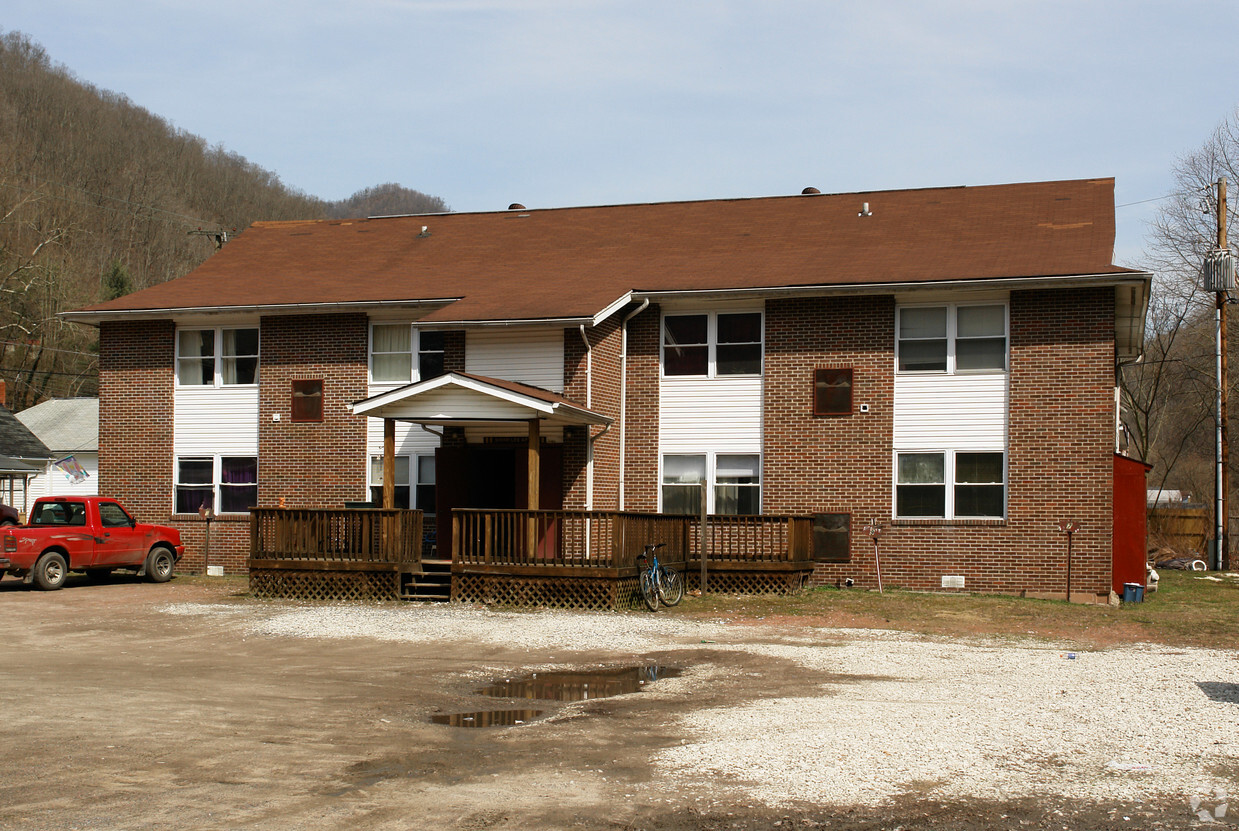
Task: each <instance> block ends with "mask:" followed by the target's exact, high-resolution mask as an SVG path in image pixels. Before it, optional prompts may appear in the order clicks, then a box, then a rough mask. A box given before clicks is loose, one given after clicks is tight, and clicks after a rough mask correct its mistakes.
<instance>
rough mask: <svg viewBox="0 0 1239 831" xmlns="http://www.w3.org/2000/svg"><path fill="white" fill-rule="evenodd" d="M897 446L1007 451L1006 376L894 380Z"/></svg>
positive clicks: (940, 376) (900, 378)
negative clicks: (1005, 449)
mask: <svg viewBox="0 0 1239 831" xmlns="http://www.w3.org/2000/svg"><path fill="white" fill-rule="evenodd" d="M894 430H895V435H894V445H895V447H896V448H897V449H901V450H909V449H912V448H918V447H950V448H954V449H956V450H1002V449H1004V448H1005V447H1006V442H1007V376H1006V374H1005V373H1004V374H1002V375H949V376H942V375H938V376H933V375H897V376H895V425H894Z"/></svg>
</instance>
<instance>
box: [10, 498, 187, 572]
mask: <svg viewBox="0 0 1239 831" xmlns="http://www.w3.org/2000/svg"><path fill="white" fill-rule="evenodd" d="M0 537H3V550H2V551H0V577H3V576H4V575H5V574H6V573H7V574H12V575H15V576H17V577H21V578H23V579H24V580H25V582H27V583H34V584H35V585H36V586H38V587H39V588H41V589H47V590H51V589H58V588H60V587H61V586H63V585H64V582H65V578H66V577H68V576H69V572H70V571H84V572H86V574H87V575H88V576H92V577H100V576H103V575H106V574H109V573H111V572H112V571H114V570H116V569H121V568H123V569H134V570H136V571H137V573H138V575H139V576H145V577H148V578H150V579H151V580H152V581H154V582H156V583H164V582H167V581H168V580H170V579H171V578H172V569H173V568H174V567H175V566H176V561H177V560H179V559H180V558H181V557H182V555H184V553H185V546H184V545H183V544H182V543H181V532H180V531H178V530H176V529H175V528H168V527H166V526H163V525H146V524H144V523H140V522H138V521H137V520H135V519H134V518H133V516H132V515H131V514H130V513H129V512H128V511H126V510H125V508H124V507H123V506H122V505H121V504H120V503H119V502H117V501H116V500H115V499H109V498H107V497H104V496H45V497H43V498H41V499H37V500H35V503H34V505H33V506H32V507H31V509H30V522H29V523H28V524H26V525H20V526H17V527H5V528H4V529H3V531H0Z"/></svg>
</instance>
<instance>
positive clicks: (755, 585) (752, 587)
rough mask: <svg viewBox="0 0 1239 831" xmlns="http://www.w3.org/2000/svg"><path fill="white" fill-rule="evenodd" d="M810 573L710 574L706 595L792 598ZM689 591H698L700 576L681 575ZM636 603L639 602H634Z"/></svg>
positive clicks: (696, 572)
mask: <svg viewBox="0 0 1239 831" xmlns="http://www.w3.org/2000/svg"><path fill="white" fill-rule="evenodd" d="M810 574H812V572H811V571H730V570H729V571H711V572H709V573H708V574H707V576H706V585H707V586H708V587H709V590H710V594H795V593H796V592H798V591H800V590H801V589H803V588H804V587H805V583H806V582H807V580H808V578H809V575H810ZM684 576H685V577H686V578H687V580H686V582H685V585H687V586H688V588H689V589H690V590H693V589H699V588H701V572H700V571H699V570H698V569H696V568H691V567H690V568H689V569H688V570H687V571H686V572H684ZM638 599H639V598H638Z"/></svg>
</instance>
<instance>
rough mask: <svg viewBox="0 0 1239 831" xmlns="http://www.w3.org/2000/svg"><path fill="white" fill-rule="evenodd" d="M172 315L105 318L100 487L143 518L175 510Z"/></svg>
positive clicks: (163, 517) (157, 518)
mask: <svg viewBox="0 0 1239 831" xmlns="http://www.w3.org/2000/svg"><path fill="white" fill-rule="evenodd" d="M175 338H176V327H175V326H174V325H173V323H172V321H170V320H154V321H150V320H144V321H134V322H125V323H103V324H100V326H99V493H100V494H102V495H105V496H114V497H116V498H118V499H120V500H121V501H122V502H124V503H125V505H127V506H128V507H129V509H130V510H131V511H133V512H134V513H135V514H136V515H137V517H138V518H139V519H140V520H142V521H143V522H156V523H166V522H167V521H168V518H169V517H171V516H172V473H173V471H172V466H173V459H172V389H173V380H174V379H173V374H172V373H173V363H174V360H175V345H174V344H175Z"/></svg>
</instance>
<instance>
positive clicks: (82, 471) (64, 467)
mask: <svg viewBox="0 0 1239 831" xmlns="http://www.w3.org/2000/svg"><path fill="white" fill-rule="evenodd" d="M52 467H54V468H56V469H57V470H59V471H61V472H62V473H64V475H65V478H66V479H68V480H69V481H70V482H72V483H73V484H75V485H79V484H81V483H82V482H85V481H86V480H87V479H88V478H90V474H89V473H87V472H86V468H84V467H82V465H81V463H80V462H78V460H77V457H76V456H65V457H64V458H63V459H61V460H60V461H58V462H55V463H53V464H52Z"/></svg>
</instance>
